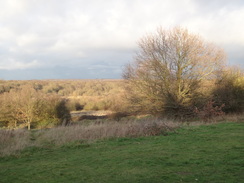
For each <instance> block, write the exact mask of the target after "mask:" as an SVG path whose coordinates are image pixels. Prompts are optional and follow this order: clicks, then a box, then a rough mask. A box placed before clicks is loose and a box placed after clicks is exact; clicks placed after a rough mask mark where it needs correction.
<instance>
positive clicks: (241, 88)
mask: <svg viewBox="0 0 244 183" xmlns="http://www.w3.org/2000/svg"><path fill="white" fill-rule="evenodd" d="M213 95H214V100H215V101H216V102H217V103H218V104H222V103H224V104H225V108H224V109H223V110H224V111H225V112H226V113H242V112H244V72H243V71H242V70H240V69H238V68H229V69H228V70H226V71H224V72H222V73H221V75H220V77H219V79H218V80H217V82H216V88H215V89H214V91H213Z"/></svg>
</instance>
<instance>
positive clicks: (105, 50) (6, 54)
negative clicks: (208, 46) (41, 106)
mask: <svg viewBox="0 0 244 183" xmlns="http://www.w3.org/2000/svg"><path fill="white" fill-rule="evenodd" d="M243 20H244V1H243V0H0V79H4V80H31V79H119V78H121V74H122V71H123V68H124V66H125V65H126V64H127V63H129V62H131V61H133V57H134V55H135V51H136V49H137V42H138V40H139V39H140V38H141V37H143V36H144V35H146V34H147V33H150V32H155V30H156V29H157V27H159V26H161V27H163V28H166V29H168V28H172V27H174V26H181V27H184V28H187V29H188V30H189V31H190V32H192V33H194V34H198V35H199V36H201V37H202V38H203V39H204V40H206V41H209V42H213V43H215V44H216V45H218V46H220V47H221V48H224V49H225V51H226V53H227V56H228V64H229V65H237V66H239V67H242V68H244V23H243Z"/></svg>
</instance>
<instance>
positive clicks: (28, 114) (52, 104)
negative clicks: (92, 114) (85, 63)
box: [0, 80, 124, 129]
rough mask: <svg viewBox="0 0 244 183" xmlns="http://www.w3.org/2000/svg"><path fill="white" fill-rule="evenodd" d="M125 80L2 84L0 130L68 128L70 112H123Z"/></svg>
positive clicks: (0, 88)
mask: <svg viewBox="0 0 244 183" xmlns="http://www.w3.org/2000/svg"><path fill="white" fill-rule="evenodd" d="M123 95H124V92H123V81H122V80H30V81H1V82H0V103H1V109H0V127H7V128H19V127H25V126H27V127H28V129H31V128H46V127H52V126H55V125H66V124H68V123H69V122H70V119H71V118H70V111H76V110H113V111H121V109H122V108H123V106H124V105H123V103H124V101H123V100H124V99H123V97H122V96H123Z"/></svg>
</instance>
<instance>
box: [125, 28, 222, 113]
mask: <svg viewBox="0 0 244 183" xmlns="http://www.w3.org/2000/svg"><path fill="white" fill-rule="evenodd" d="M138 46H139V49H138V52H137V54H136V56H135V59H134V61H133V62H132V63H130V64H128V65H127V66H126V67H125V70H124V74H123V77H124V79H126V80H127V81H128V82H127V83H128V86H127V87H128V88H127V89H128V91H129V93H130V94H131V95H130V99H131V101H132V102H133V103H134V104H135V106H137V107H139V109H140V110H141V109H145V110H148V111H149V112H156V113H161V112H165V111H167V110H168V111H171V112H180V110H182V109H184V108H188V107H189V106H191V104H192V102H193V99H194V97H195V95H196V92H195V91H196V90H197V88H198V87H199V85H200V83H201V81H202V80H204V79H211V78H213V77H214V73H215V72H216V71H217V70H220V69H221V66H222V65H223V64H224V63H225V59H226V55H225V52H224V51H223V50H222V49H220V48H218V47H217V46H215V45H214V44H211V43H208V42H206V41H204V40H203V39H201V38H200V37H199V36H198V35H194V34H191V33H189V32H188V30H187V29H183V28H180V27H176V28H173V29H169V30H164V29H163V28H162V27H160V28H158V29H157V31H156V33H155V34H148V35H146V36H144V37H143V38H141V39H140V40H139V42H138Z"/></svg>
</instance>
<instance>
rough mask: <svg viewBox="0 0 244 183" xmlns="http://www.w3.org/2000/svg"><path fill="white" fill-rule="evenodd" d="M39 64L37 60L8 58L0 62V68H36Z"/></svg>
mask: <svg viewBox="0 0 244 183" xmlns="http://www.w3.org/2000/svg"><path fill="white" fill-rule="evenodd" d="M40 65H41V64H40V63H39V62H38V61H37V60H33V61H31V62H27V63H24V62H20V61H16V60H14V59H11V58H10V59H8V60H7V61H5V62H1V63H0V69H4V70H16V69H29V68H37V67H39V66H40Z"/></svg>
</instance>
